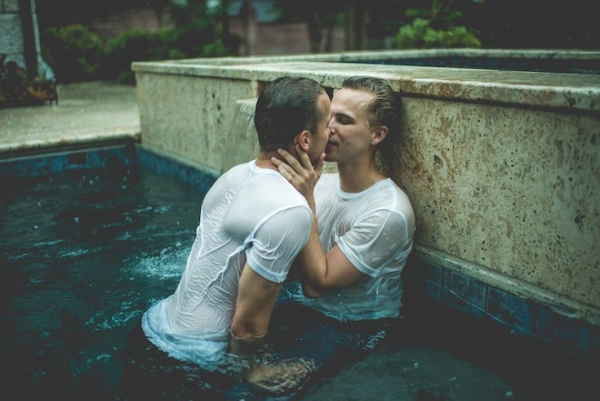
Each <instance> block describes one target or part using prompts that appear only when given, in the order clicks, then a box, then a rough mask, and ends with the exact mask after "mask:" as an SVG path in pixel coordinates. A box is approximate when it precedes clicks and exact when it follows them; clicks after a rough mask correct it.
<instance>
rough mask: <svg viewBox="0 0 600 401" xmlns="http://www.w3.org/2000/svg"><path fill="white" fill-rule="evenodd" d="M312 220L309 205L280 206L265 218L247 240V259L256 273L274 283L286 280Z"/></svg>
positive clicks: (305, 239)
mask: <svg viewBox="0 0 600 401" xmlns="http://www.w3.org/2000/svg"><path fill="white" fill-rule="evenodd" d="M311 224H312V213H311V211H310V209H309V208H308V207H304V206H296V207H292V208H287V209H282V210H277V211H274V212H273V213H271V214H270V215H269V216H268V217H267V218H265V219H264V220H263V221H262V222H261V223H260V224H259V225H258V227H257V229H256V230H255V232H254V234H253V235H252V236H251V238H250V239H249V241H248V243H247V244H246V257H247V262H248V264H249V265H250V267H251V268H252V270H254V271H255V272H256V273H258V274H259V275H260V276H262V277H264V278H265V279H267V280H269V281H273V282H275V283H281V282H283V281H284V280H285V279H286V277H287V275H288V272H289V270H290V266H291V265H292V262H293V261H294V259H295V258H296V256H297V255H298V253H300V251H301V250H302V248H303V247H304V245H306V241H308V236H309V234H310V228H311Z"/></svg>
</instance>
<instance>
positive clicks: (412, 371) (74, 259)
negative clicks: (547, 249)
mask: <svg viewBox="0 0 600 401" xmlns="http://www.w3.org/2000/svg"><path fill="white" fill-rule="evenodd" d="M8 184H9V185H8ZM203 196H204V193H202V192H200V191H198V190H195V189H193V188H191V187H190V186H187V185H185V184H183V183H181V182H179V181H177V180H175V179H173V178H169V177H166V176H164V175H159V174H156V173H154V172H153V171H151V170H149V169H146V168H144V167H137V166H133V167H123V168H122V169H117V170H109V171H104V170H76V171H65V172H62V173H57V174H53V175H46V176H41V177H19V178H13V179H11V180H4V181H3V188H2V191H1V193H0V238H1V239H0V269H1V274H0V283H1V284H0V294H1V295H0V297H1V298H0V299H1V302H0V310H1V320H0V324H1V327H0V333H1V335H2V344H3V345H2V351H1V352H2V353H1V361H2V362H0V363H1V364H2V372H3V374H2V377H3V381H4V384H3V389H4V392H5V394H15V395H17V398H19V399H28V400H30V399H73V400H75V399H77V400H79V399H128V400H133V399H165V400H170V399H195V400H198V399H207V400H218V399H227V400H233V399H245V400H251V399H268V398H269V397H270V398H272V399H277V398H279V399H302V400H325V399H326V400H361V401H362V400H378V401H382V400H421V401H423V400H461V401H462V400H506V399H511V400H530V399H531V400H538V399H573V400H575V399H576V400H583V399H590V400H591V399H600V398H599V397H598V395H599V394H600V392H599V391H598V389H596V388H595V387H594V385H593V383H594V381H595V380H596V379H597V374H598V373H599V372H600V371H599V370H595V369H597V368H598V367H597V365H593V364H591V363H588V362H585V361H581V360H579V359H577V358H575V357H573V356H571V355H568V354H564V353H562V351H561V350H555V349H554V348H552V347H549V346H548V345H547V344H539V343H537V342H533V341H531V340H526V339H521V338H518V337H515V336H513V335H511V334H510V333H503V332H499V331H498V329H497V328H496V327H493V325H489V324H486V323H483V322H479V321H476V320H475V319H472V318H470V317H467V316H464V315H461V314H459V313H456V312H454V311H451V310H448V309H444V308H443V307H441V306H439V305H436V304H435V303H433V302H429V301H424V300H419V302H418V305H417V303H416V300H417V299H418V296H415V297H414V300H415V302H411V299H412V298H409V297H412V296H413V295H410V291H409V289H408V291H407V299H405V301H404V302H405V307H404V310H403V311H404V316H403V318H401V319H395V320H394V321H393V322H392V323H391V324H390V326H389V327H388V329H387V330H386V332H385V333H383V334H382V335H376V336H374V337H372V338H370V339H369V341H368V344H366V346H364V345H365V344H363V345H362V346H361V351H365V352H357V353H356V354H355V355H354V354H353V355H352V356H350V355H349V354H352V352H350V353H346V352H344V354H343V355H342V354H341V353H338V354H335V353H334V354H331V358H330V360H329V361H328V363H327V364H325V365H324V368H323V369H321V370H319V371H317V373H316V374H315V375H314V377H312V378H311V380H310V381H309V382H308V383H307V384H306V385H305V386H303V387H302V388H301V391H298V392H296V393H290V394H285V395H278V396H277V397H275V396H271V395H265V394H264V393H260V392H254V391H253V390H252V389H251V387H250V390H248V389H249V387H248V386H246V383H244V381H243V380H242V379H239V378H238V377H235V375H232V374H228V372H206V371H202V369H200V368H198V367H195V366H192V365H190V364H185V363H179V362H178V361H175V360H172V361H167V363H165V360H164V358H163V359H160V358H158V359H152V358H150V359H148V360H147V361H145V362H144V364H146V365H145V366H142V367H141V369H138V371H137V376H135V375H134V376H130V375H129V373H130V372H129V370H128V369H130V367H131V366H129V365H128V363H127V359H126V358H125V357H124V355H125V352H124V351H125V350H126V346H125V344H126V342H127V341H128V338H130V336H131V335H132V333H134V332H135V331H136V330H138V328H139V322H140V318H141V315H142V313H143V312H144V311H145V310H146V309H147V308H148V307H149V306H150V305H151V304H152V303H154V302H156V301H158V300H159V299H162V298H164V297H166V296H168V295H170V294H171V293H172V292H173V291H174V289H175V287H176V286H177V283H178V282H179V278H180V275H181V272H182V270H183V268H184V266H185V262H186V258H187V256H188V253H189V250H190V248H191V245H192V242H193V240H194V235H195V228H196V225H197V222H198V216H199V209H200V205H201V201H202V198H203ZM414 295H418V294H414ZM280 298H281V299H280V301H281V305H282V306H281V307H278V308H277V309H276V311H275V313H274V316H273V319H272V327H271V329H270V333H272V334H270V335H272V336H279V337H281V338H285V336H290V338H292V337H293V338H294V340H293V341H292V340H290V341H287V340H282V341H280V342H279V343H280V344H284V345H285V344H288V345H289V346H290V348H293V346H294V344H296V343H301V342H303V341H305V342H310V341H314V342H315V345H316V347H317V348H319V347H322V348H325V345H324V344H326V343H327V342H328V341H329V340H327V338H331V339H334V338H336V337H338V336H339V335H340V333H341V331H340V329H339V328H338V327H336V326H335V324H332V323H331V322H329V321H327V320H323V319H320V318H318V317H311V315H310V314H304V313H297V312H296V310H295V309H294V308H295V307H296V306H295V305H293V302H292V301H291V300H290V299H289V297H287V292H286V291H283V292H282V296H281V297H280ZM288 307H289V308H290V309H286V308H288ZM373 339H376V341H374V342H373V341H372V340H373ZM294 341H295V342H294ZM352 341H353V340H352ZM318 342H320V344H318V345H317V343H318ZM375 343H377V345H376V346H375ZM167 359H168V358H167ZM171 359H172V358H171ZM154 362H157V363H160V364H162V365H161V366H160V368H156V369H154V368H153V365H152V364H153V363H154ZM135 367H139V366H137V365H136V366H135ZM144 369H146V370H144ZM140 375H141V376H140ZM130 377H135V380H133V379H130ZM128 380H131V381H128ZM540 397H541V398H540Z"/></svg>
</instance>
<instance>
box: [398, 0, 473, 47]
mask: <svg viewBox="0 0 600 401" xmlns="http://www.w3.org/2000/svg"><path fill="white" fill-rule="evenodd" d="M466 1H470V2H474V3H483V1H484V0H458V2H466ZM456 2H457V0H446V1H444V0H433V1H432V3H431V7H430V8H429V9H416V8H410V9H408V10H406V12H405V15H406V16H407V17H414V20H413V21H412V23H410V24H408V25H405V26H403V27H401V28H400V31H399V32H398V34H397V36H396V41H397V43H398V47H400V48H402V49H423V48H456V47H481V42H480V41H479V39H478V38H477V36H476V35H475V32H474V31H473V30H470V29H468V28H467V27H465V26H463V25H455V23H456V22H457V21H459V20H460V19H461V18H462V17H463V13H462V12H461V11H458V10H456V9H452V7H453V6H455V4H456Z"/></svg>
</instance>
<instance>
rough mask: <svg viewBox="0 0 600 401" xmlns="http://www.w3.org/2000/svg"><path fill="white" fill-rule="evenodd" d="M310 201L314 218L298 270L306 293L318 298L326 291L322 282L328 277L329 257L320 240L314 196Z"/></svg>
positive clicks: (300, 255) (299, 259)
mask: <svg viewBox="0 0 600 401" xmlns="http://www.w3.org/2000/svg"><path fill="white" fill-rule="evenodd" d="M308 203H309V205H310V208H311V209H312V211H313V216H314V218H313V222H312V227H311V232H310V235H309V238H308V241H307V243H306V246H305V247H304V248H303V249H302V251H301V252H300V254H299V255H298V265H299V269H298V270H299V273H300V281H301V283H302V291H303V292H304V295H305V296H306V297H308V298H317V297H320V296H321V295H323V293H324V292H325V291H324V288H323V286H322V283H324V282H325V280H326V278H327V258H326V256H325V253H324V252H323V248H322V247H321V241H320V240H319V227H318V223H317V217H316V216H317V214H316V211H315V201H314V198H309V199H308Z"/></svg>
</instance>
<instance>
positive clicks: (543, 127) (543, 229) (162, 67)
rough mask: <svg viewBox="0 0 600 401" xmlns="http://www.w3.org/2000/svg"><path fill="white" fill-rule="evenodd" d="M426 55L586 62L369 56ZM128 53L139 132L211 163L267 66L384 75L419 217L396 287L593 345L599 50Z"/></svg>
mask: <svg viewBox="0 0 600 401" xmlns="http://www.w3.org/2000/svg"><path fill="white" fill-rule="evenodd" d="M428 56H429V57H432V56H436V57H437V58H438V59H444V58H446V59H448V60H450V59H451V58H452V57H457V56H460V57H463V59H467V60H468V59H469V57H471V56H472V57H474V58H477V59H478V60H482V59H483V60H485V59H486V58H488V59H491V58H495V59H496V60H500V59H502V57H509V58H510V57H512V58H513V59H519V57H520V58H521V59H528V58H535V57H537V60H538V64H540V63H541V64H544V63H546V64H548V63H549V62H550V63H552V62H555V63H558V64H560V63H563V64H564V63H565V61H568V60H567V59H570V60H575V61H578V60H579V61H583V63H584V65H585V66H586V67H585V68H592V69H593V68H597V69H598V71H592V73H584V74H575V73H549V72H530V71H501V70H493V69H466V68H461V69H458V68H445V67H423V66H408V65H381V64H366V63H371V62H378V61H381V60H385V61H386V63H388V64H393V63H394V60H396V61H397V62H396V63H395V64H401V62H402V59H403V58H412V59H418V58H419V57H428ZM540 59H541V60H542V62H540ZM363 63H365V64H363ZM563 64H561V65H563ZM474 65H475V64H474ZM132 68H133V70H134V71H135V74H136V81H137V93H138V105H139V111H140V123H141V132H142V135H141V147H143V148H145V149H147V150H149V151H151V152H153V153H156V154H158V155H161V156H164V157H167V158H170V159H172V160H175V161H177V162H178V163H180V164H183V165H185V166H189V167H193V168H194V169H197V170H199V171H201V172H203V173H206V174H209V175H212V176H218V175H219V174H221V173H222V172H223V171H225V170H226V169H227V168H229V167H231V166H232V165H233V164H235V163H237V162H240V161H245V160H250V159H251V158H254V157H255V155H256V151H257V143H256V138H255V137H254V134H253V133H252V132H251V129H250V130H249V129H246V132H240V131H244V123H245V124H246V127H247V125H248V121H247V120H245V122H244V120H242V122H241V123H240V121H239V118H240V117H239V116H240V114H244V113H246V114H247V113H250V114H251V113H252V110H253V108H252V105H253V99H255V98H256V97H257V96H258V95H259V93H260V91H261V89H262V88H263V87H264V85H265V84H266V83H267V82H269V81H271V80H273V79H275V78H278V77H281V76H289V75H295V76H304V77H310V78H313V79H315V80H317V81H318V82H320V83H321V84H322V85H324V86H325V87H327V88H330V89H331V91H332V92H334V91H335V90H336V89H338V88H339V87H340V85H341V83H342V81H343V80H344V79H345V78H346V77H349V76H353V75H369V76H376V77H381V78H384V79H386V80H388V81H389V82H390V83H391V85H392V87H393V88H394V89H395V90H396V91H397V92H399V93H400V94H401V98H402V102H401V108H402V110H401V111H402V132H401V138H400V140H399V141H398V143H397V144H396V145H395V148H394V152H393V155H394V156H393V157H392V158H391V159H387V160H384V164H385V167H386V168H390V169H391V176H392V178H393V179H394V181H395V182H396V183H397V184H398V185H399V186H400V187H402V188H403V189H404V190H405V191H406V192H407V194H408V195H409V197H410V199H411V201H412V204H413V207H414V210H415V213H416V218H417V230H416V234H415V248H414V251H413V255H412V260H411V262H410V263H409V265H408V266H407V268H406V270H405V274H406V275H405V278H406V281H407V284H406V286H407V290H411V291H412V292H413V293H414V292H417V293H421V294H426V295H427V296H429V297H433V298H435V299H437V300H440V301H442V302H443V303H445V304H446V305H450V306H452V307H454V308H456V309H459V310H461V311H464V312H466V313H470V314H473V315H476V316H481V317H485V318H491V319H493V320H495V321H497V322H499V323H500V324H502V325H506V326H508V327H510V328H511V329H512V330H514V331H515V332H517V333H528V334H533V335H534V336H537V337H540V338H544V339H547V340H549V341H552V342H554V343H557V344H559V345H561V346H563V347H565V348H568V349H570V350H572V351H574V352H576V353H578V354H583V355H592V356H594V357H595V358H599V359H600V357H599V356H600V216H599V214H600V75H599V74H598V72H599V71H600V52H562V53H561V52H537V53H535V52H521V53H519V54H515V53H514V52H513V53H508V52H502V51H495V52H494V51H487V52H486V51H475V50H474V51H454V53H453V52H452V51H445V52H439V51H438V52H437V53H420V54H419V53H410V52H402V51H388V52H354V53H340V54H327V55H307V56H289V57H263V58H225V59H194V60H180V61H164V62H138V63H134V64H133V67H132ZM239 100H242V102H238V101H239ZM248 109H249V110H250V111H248ZM232 128H233V129H232ZM248 132H250V133H248Z"/></svg>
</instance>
